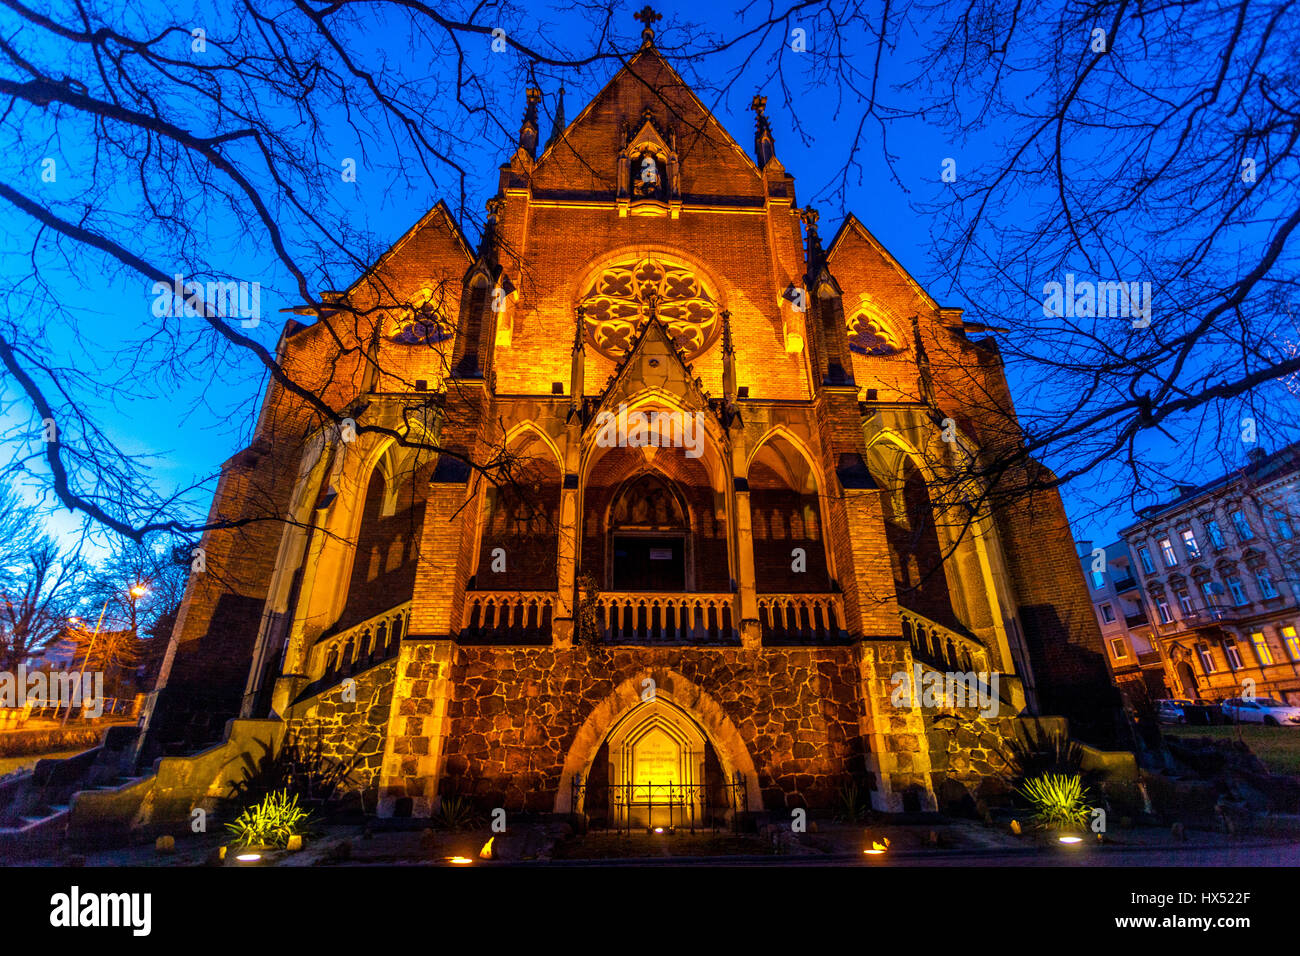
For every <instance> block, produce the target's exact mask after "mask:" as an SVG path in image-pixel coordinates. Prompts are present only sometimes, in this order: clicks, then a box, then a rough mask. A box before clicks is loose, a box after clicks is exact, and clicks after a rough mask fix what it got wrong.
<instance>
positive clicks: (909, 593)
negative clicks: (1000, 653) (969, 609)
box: [870, 443, 963, 630]
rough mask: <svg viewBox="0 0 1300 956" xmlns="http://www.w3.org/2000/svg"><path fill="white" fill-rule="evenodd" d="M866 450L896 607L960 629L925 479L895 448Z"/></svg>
mask: <svg viewBox="0 0 1300 956" xmlns="http://www.w3.org/2000/svg"><path fill="white" fill-rule="evenodd" d="M870 450H871V452H872V454H871V470H872V476H873V477H874V478H875V479H876V482H877V484H879V485H880V504H881V512H882V514H883V516H884V519H885V541H886V542H887V544H888V546H889V560H890V564H891V566H892V567H893V571H894V587H895V591H896V592H897V595H898V603H899V605H900V606H901V607H903V608H906V609H907V610H910V611H914V612H916V613H917V614H920V615H922V616H923V617H926V618H929V619H930V620H931V621H934V622H935V623H937V624H942V625H944V626H945V627H952V628H957V629H959V630H960V629H963V626H962V624H961V622H960V621H959V619H958V617H957V614H956V611H955V610H954V608H953V603H952V593H951V591H950V589H949V584H948V574H947V570H946V568H945V566H944V564H945V553H944V550H943V544H942V539H941V537H940V535H939V529H938V527H937V524H936V519H935V508H934V502H933V500H932V499H931V497H930V490H929V486H928V485H927V483H926V479H925V474H924V473H923V472H922V471H921V469H920V468H918V467H917V465H916V462H915V461H913V460H912V457H911V455H909V454H907V453H905V452H904V451H903V450H902V449H900V448H898V447H896V446H893V445H885V444H883V443H877V444H874V445H872V446H871V449H870Z"/></svg>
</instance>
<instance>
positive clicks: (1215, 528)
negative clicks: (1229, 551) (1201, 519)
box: [1205, 518, 1227, 551]
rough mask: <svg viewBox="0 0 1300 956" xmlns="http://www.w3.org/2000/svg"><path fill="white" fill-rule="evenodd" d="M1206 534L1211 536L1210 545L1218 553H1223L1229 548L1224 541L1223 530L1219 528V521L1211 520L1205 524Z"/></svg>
mask: <svg viewBox="0 0 1300 956" xmlns="http://www.w3.org/2000/svg"><path fill="white" fill-rule="evenodd" d="M1205 532H1206V534H1208V535H1209V536H1210V544H1211V545H1213V546H1214V549H1215V550H1216V551H1221V550H1223V548H1224V547H1226V546H1227V542H1225V541H1224V540H1223V529H1222V528H1220V527H1219V519H1217V518H1211V519H1210V520H1209V521H1207V522H1205Z"/></svg>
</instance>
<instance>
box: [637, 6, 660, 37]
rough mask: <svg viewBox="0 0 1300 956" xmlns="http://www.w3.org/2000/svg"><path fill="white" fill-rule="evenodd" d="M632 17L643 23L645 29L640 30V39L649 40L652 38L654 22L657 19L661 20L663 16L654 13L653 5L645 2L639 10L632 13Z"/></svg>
mask: <svg viewBox="0 0 1300 956" xmlns="http://www.w3.org/2000/svg"><path fill="white" fill-rule="evenodd" d="M632 19H634V20H639V21H640V22H642V23H644V24H645V29H644V30H642V31H641V39H643V40H645V41H647V42H649V41H650V40H652V39H654V35H655V31H654V25H655V22H656V21H658V20H662V19H663V16H662V15H660V14H658V13H655V9H654V7H652V6H650V4H648V3H647V4H646V5H645V6H644V7H643V8H642V9H641V10H640V12H638V13H635V14H633V16H632Z"/></svg>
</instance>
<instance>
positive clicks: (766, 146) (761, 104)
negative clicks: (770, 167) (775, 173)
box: [749, 95, 776, 169]
mask: <svg viewBox="0 0 1300 956" xmlns="http://www.w3.org/2000/svg"><path fill="white" fill-rule="evenodd" d="M749 108H750V109H751V110H753V111H754V155H755V156H756V157H757V158H758V168H759V169H762V168H763V167H764V166H766V165H767V163H768V160H770V159H771V158H772V157H773V156H775V155H776V140H775V139H773V138H772V124H771V123H770V122H768V119H767V97H766V96H761V95H758V96H755V97H754V98H753V99H752V100H751V101H750V103H749Z"/></svg>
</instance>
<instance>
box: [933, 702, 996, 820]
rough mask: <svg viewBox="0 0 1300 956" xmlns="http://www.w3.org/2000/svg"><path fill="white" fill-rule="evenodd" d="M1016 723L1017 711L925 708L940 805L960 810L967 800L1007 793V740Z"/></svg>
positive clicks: (942, 808) (968, 804)
mask: <svg viewBox="0 0 1300 956" xmlns="http://www.w3.org/2000/svg"><path fill="white" fill-rule="evenodd" d="M1015 727H1016V718H1015V717H982V716H980V715H979V712H978V711H976V710H968V709H962V710H950V711H938V710H926V711H925V735H926V741H927V743H928V744H929V748H930V780H931V785H932V786H933V787H934V793H935V796H936V797H937V798H938V801H939V809H940V811H944V812H953V811H957V812H960V811H961V810H962V809H963V804H964V805H965V809H966V810H967V811H969V810H972V809H973V808H974V807H973V803H974V801H976V800H987V799H989V798H991V797H992V798H997V797H1002V796H1005V795H1006V793H1007V792H1008V790H1009V786H1010V785H1009V782H1008V781H1007V779H1006V778H1005V777H1004V776H1003V771H1005V770H1006V767H1007V763H1006V760H1005V759H1003V755H1004V753H1005V750H1004V746H1005V740H1006V738H1008V737H1014V736H1015ZM967 796H969V798H970V801H969V802H967V801H966V800H965V797H967Z"/></svg>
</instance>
